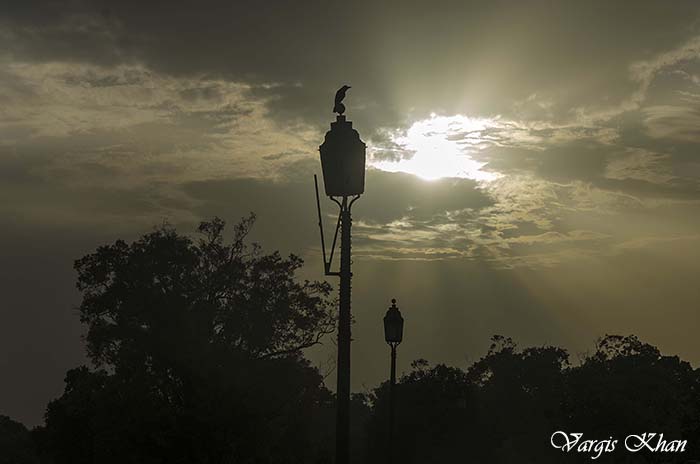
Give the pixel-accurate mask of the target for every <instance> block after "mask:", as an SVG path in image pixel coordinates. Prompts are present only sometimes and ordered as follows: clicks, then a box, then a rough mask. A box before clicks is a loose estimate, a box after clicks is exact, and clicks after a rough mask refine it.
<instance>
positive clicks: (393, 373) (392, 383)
mask: <svg viewBox="0 0 700 464" xmlns="http://www.w3.org/2000/svg"><path fill="white" fill-rule="evenodd" d="M396 345H397V344H396V343H392V344H391V345H390V346H391V377H390V381H389V464H392V463H393V462H394V408H395V401H396V400H395V398H396V397H395V390H396Z"/></svg>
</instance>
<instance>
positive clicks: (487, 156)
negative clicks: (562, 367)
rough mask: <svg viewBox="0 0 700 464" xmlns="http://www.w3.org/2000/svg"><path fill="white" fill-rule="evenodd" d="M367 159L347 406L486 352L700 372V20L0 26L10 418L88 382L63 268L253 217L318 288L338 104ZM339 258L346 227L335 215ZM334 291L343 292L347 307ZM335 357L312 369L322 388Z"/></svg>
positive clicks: (24, 9) (252, 6)
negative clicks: (608, 339)
mask: <svg viewBox="0 0 700 464" xmlns="http://www.w3.org/2000/svg"><path fill="white" fill-rule="evenodd" d="M343 84H348V85H351V86H352V88H351V89H350V90H349V91H348V94H347V97H346V99H345V105H346V107H347V112H346V114H347V117H348V119H349V120H352V121H353V125H354V127H355V128H356V129H357V130H358V131H359V133H360V135H361V137H362V139H363V140H364V141H365V143H366V144H367V147H368V148H367V154H368V163H367V175H366V191H365V195H363V197H362V198H361V199H360V200H358V201H357V202H356V203H355V206H354V207H353V220H354V221H353V225H354V227H353V274H354V277H353V315H354V319H355V324H354V326H353V348H352V349H353V352H352V353H353V354H352V356H353V361H352V369H353V370H352V372H353V373H352V387H353V390H354V391H358V392H361V391H368V390H369V389H371V388H373V387H375V386H376V385H377V384H379V383H380V382H381V381H384V380H385V379H386V377H387V376H388V362H389V361H388V360H389V352H388V348H387V346H386V345H385V343H384V341H383V334H382V322H381V321H382V317H383V315H384V313H385V311H386V309H387V307H388V306H389V304H390V300H391V298H396V299H397V300H398V305H399V307H400V308H401V311H402V313H403V315H404V318H405V321H406V322H405V333H404V342H403V343H402V344H401V346H400V347H399V356H398V368H399V372H401V371H407V370H408V369H410V362H411V361H412V360H414V359H417V358H425V359H428V360H429V361H430V362H433V363H438V362H443V363H448V364H451V365H455V366H459V367H463V368H464V367H467V366H468V365H469V363H471V362H473V361H475V360H477V359H479V357H481V356H482V355H483V354H484V353H485V351H486V350H487V349H488V345H489V338H490V336H491V335H492V334H502V335H506V336H510V337H513V339H514V340H515V341H516V342H518V343H519V344H520V345H522V346H530V345H543V344H553V345H557V346H562V347H565V348H567V349H568V350H569V351H570V353H571V355H572V361H574V362H575V361H576V360H577V359H579V358H580V357H581V356H583V355H585V353H586V352H588V351H590V350H591V349H592V348H593V346H594V343H595V340H596V338H598V337H600V336H603V335H605V334H607V333H618V334H625V335H626V334H636V335H638V336H639V337H641V338H642V339H643V340H644V341H646V342H648V343H652V344H654V345H656V346H658V347H659V348H660V349H661V350H662V351H663V352H665V353H668V354H673V355H678V356H680V357H681V358H683V359H685V360H688V361H690V362H691V363H693V365H694V366H696V367H697V366H698V365H700V341H698V340H699V338H698V335H697V333H698V331H699V330H700V311H699V309H700V307H699V304H698V302H699V301H700V286H699V285H698V281H697V279H698V271H700V247H699V245H700V154H699V153H698V148H699V147H700V4H698V3H697V2H696V1H681V0H678V1H674V2H672V3H669V2H662V1H647V0H638V1H635V2H615V1H588V2H579V1H576V2H575V1H559V2H551V1H528V2H509V1H508V2H506V1H493V0H491V1H464V0H462V1H432V2H423V1H415V2H413V1H404V2H394V1H386V2H375V1H365V0H357V1H354V2H350V3H349V2H335V1H327V0H324V1H303V0H301V1H300V0H297V1H294V2H292V1H278V2H252V1H251V2H246V1H230V0H229V1H221V0H211V1H208V0H205V1H202V0H199V1H178V2H140V1H133V0H122V1H119V2H106V1H100V0H94V1H81V0H75V1H46V2H20V1H15V0H10V1H7V2H3V3H2V5H1V6H0V197H1V198H2V199H3V201H1V202H0V292H1V294H2V303H1V304H0V378H1V379H2V381H0V414H6V415H10V416H11V417H13V418H15V419H17V420H20V421H22V422H24V423H25V424H28V425H36V424H39V423H41V421H42V417H43V412H44V408H45V406H46V403H47V402H48V401H49V400H50V399H52V398H55V397H57V396H59V395H60V394H61V392H62V390H63V378H64V374H65V371H66V370H67V369H69V368H72V367H75V366H77V365H79V364H81V363H85V362H86V360H85V357H84V354H83V353H84V349H83V348H84V347H83V344H82V341H81V339H80V337H81V334H82V333H83V329H82V327H81V325H80V322H79V320H78V316H77V311H76V306H77V304H79V301H80V295H79V294H78V292H77V291H76V290H75V278H76V275H75V273H74V271H73V269H72V263H73V260H75V259H77V258H80V257H81V256H83V255H85V254H87V253H90V252H91V251H93V250H94V249H95V248H96V247H97V246H99V245H101V244H106V243H111V242H113V241H114V240H116V239H118V238H123V239H126V240H133V239H136V238H137V237H139V236H140V235H142V234H144V233H146V232H149V231H150V230H152V228H153V226H155V225H158V224H162V223H163V222H164V221H167V222H169V223H171V224H174V225H175V226H176V227H177V228H178V230H179V231H180V232H183V233H193V232H194V230H195V228H196V225H197V224H198V223H199V221H202V220H206V219H209V218H212V217H213V216H215V215H216V216H220V217H222V218H224V219H225V220H227V221H228V222H229V224H234V223H235V222H237V221H238V220H239V219H240V218H241V217H243V216H246V215H247V214H248V212H250V211H254V212H255V213H256V214H257V216H258V221H257V223H256V226H255V230H254V234H253V237H254V238H255V239H256V240H257V241H259V242H260V243H261V244H262V245H263V247H264V248H265V249H266V250H270V251H271V250H275V249H279V250H281V251H282V252H284V253H290V252H294V253H296V254H299V255H301V256H302V257H303V258H304V259H305V260H306V265H305V267H304V268H303V269H302V276H303V277H309V278H319V279H320V278H323V275H322V269H323V266H322V260H321V255H320V244H319V237H318V229H317V224H316V217H315V215H316V205H315V199H314V187H313V174H315V173H316V174H320V163H319V159H318V146H319V144H320V143H321V142H322V141H323V135H324V133H325V132H326V131H327V130H328V129H329V123H330V122H331V121H332V120H333V119H334V115H333V113H332V108H333V96H334V93H335V91H336V90H337V89H338V88H339V87H340V86H341V85H343ZM322 207H323V209H324V215H325V220H326V228H327V232H328V231H329V230H330V229H331V228H332V225H333V224H334V214H335V210H334V205H333V203H331V202H330V201H324V203H323V206H322ZM333 283H334V284H335V282H333ZM334 350H335V345H334V343H333V341H332V340H330V339H328V340H326V342H325V343H324V345H322V346H320V347H317V348H315V349H313V350H311V351H310V352H309V356H310V357H311V358H312V359H313V360H314V362H315V363H316V364H317V365H318V366H319V368H320V369H321V371H322V372H323V373H326V374H328V385H329V387H331V388H333V386H334V385H333V383H334V382H333V378H334V375H332V369H333V365H334V363H333V357H334V355H335V351H334Z"/></svg>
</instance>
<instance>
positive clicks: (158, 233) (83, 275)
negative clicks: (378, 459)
mask: <svg viewBox="0 0 700 464" xmlns="http://www.w3.org/2000/svg"><path fill="white" fill-rule="evenodd" d="M253 221H254V217H253V216H251V217H249V218H247V219H245V220H243V221H242V222H241V223H240V224H238V225H237V226H236V227H235V228H234V233H233V238H232V240H231V242H230V243H228V244H226V243H225V242H224V238H223V232H224V230H225V224H224V222H223V221H221V220H219V219H214V220H213V221H211V222H205V223H202V224H201V226H200V227H199V232H201V233H202V235H203V238H201V239H200V240H198V241H194V240H193V239H191V238H189V237H187V236H183V235H179V234H178V233H177V232H176V231H175V230H174V229H173V228H171V227H168V226H164V227H160V228H158V229H156V230H155V231H153V232H152V233H150V234H147V235H145V236H144V237H142V238H141V239H139V240H137V241H135V242H133V243H131V244H127V243H126V242H124V241H117V242H115V243H114V244H112V245H109V246H103V247H100V248H98V249H97V251H96V252H95V253H92V254H90V255H87V256H85V257H84V258H82V259H80V260H78V261H76V263H75V268H76V270H77V272H78V289H79V290H80V291H81V292H82V294H83V299H82V303H81V305H80V307H79V311H80V317H81V320H82V321H83V322H84V323H85V324H86V325H87V334H86V337H85V339H86V342H87V350H88V354H89V356H90V359H91V360H92V361H93V363H94V365H95V367H96V369H95V370H90V369H88V368H86V367H81V368H78V369H74V370H72V371H69V372H68V374H67V376H66V389H65V392H64V394H63V396H62V397H61V398H59V399H57V400H55V401H52V402H51V403H50V404H49V406H48V408H47V413H46V430H45V433H44V434H43V443H42V446H43V448H44V449H46V450H48V451H47V452H49V453H50V454H52V455H53V456H54V458H55V461H56V463H58V464H61V463H72V464H76V463H95V462H99V463H117V462H120V463H123V462H139V463H151V462H152V463H165V462H167V463H179V462H182V463H220V462H314V461H315V460H317V459H320V458H321V457H322V455H323V452H322V451H323V449H325V443H324V441H327V440H328V438H329V437H328V436H327V435H328V433H327V432H324V431H325V430H328V429H329V427H326V426H325V424H324V423H322V422H323V420H324V418H325V417H327V416H328V415H327V414H325V413H324V409H328V408H330V407H332V396H331V394H330V393H329V392H328V391H327V390H326V389H325V388H324V387H323V383H322V378H321V376H320V375H319V373H318V371H317V370H316V369H315V368H314V367H312V366H310V365H309V363H308V361H306V360H305V359H304V358H303V356H302V353H301V350H302V349H304V348H307V347H310V346H312V345H314V344H316V343H318V342H319V340H320V339H321V337H322V336H323V335H325V334H327V333H329V332H330V331H332V330H333V327H334V313H333V311H332V308H333V307H334V305H333V301H332V300H331V299H330V297H329V294H330V291H331V288H330V286H329V285H328V284H326V283H320V282H309V281H304V282H297V281H296V280H295V278H294V275H295V272H296V271H297V270H298V269H299V267H300V266H301V264H302V261H301V259H300V258H298V257H296V256H294V255H292V256H290V257H288V258H282V257H281V256H280V255H279V254H278V253H277V252H274V253H271V254H264V253H263V252H262V251H261V249H260V247H258V246H257V245H247V244H246V236H247V235H248V232H249V230H250V227H251V225H252V224H253ZM324 438H325V440H324ZM330 438H332V437H330Z"/></svg>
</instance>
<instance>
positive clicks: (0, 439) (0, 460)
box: [0, 415, 39, 464]
mask: <svg viewBox="0 0 700 464" xmlns="http://www.w3.org/2000/svg"><path fill="white" fill-rule="evenodd" d="M38 463H39V457H38V456H37V454H36V450H35V447H34V443H33V441H32V437H31V435H30V433H29V430H27V428H26V427H25V426H24V425H22V424H20V423H19V422H15V421H13V420H12V419H10V418H9V417H7V416H2V415H0V464H38Z"/></svg>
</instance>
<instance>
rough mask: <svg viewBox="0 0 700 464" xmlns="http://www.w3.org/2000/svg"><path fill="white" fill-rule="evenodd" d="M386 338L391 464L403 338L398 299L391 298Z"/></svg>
mask: <svg viewBox="0 0 700 464" xmlns="http://www.w3.org/2000/svg"><path fill="white" fill-rule="evenodd" d="M384 339H385V340H386V343H387V344H388V345H389V346H390V347H391V373H390V374H389V439H388V440H387V457H388V459H387V460H388V461H389V464H392V463H393V462H394V409H395V401H396V347H397V346H399V343H401V341H402V340H403V317H402V316H401V311H399V308H398V307H397V306H396V299H392V300H391V307H390V308H389V310H388V311H387V312H386V315H385V316H384Z"/></svg>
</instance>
